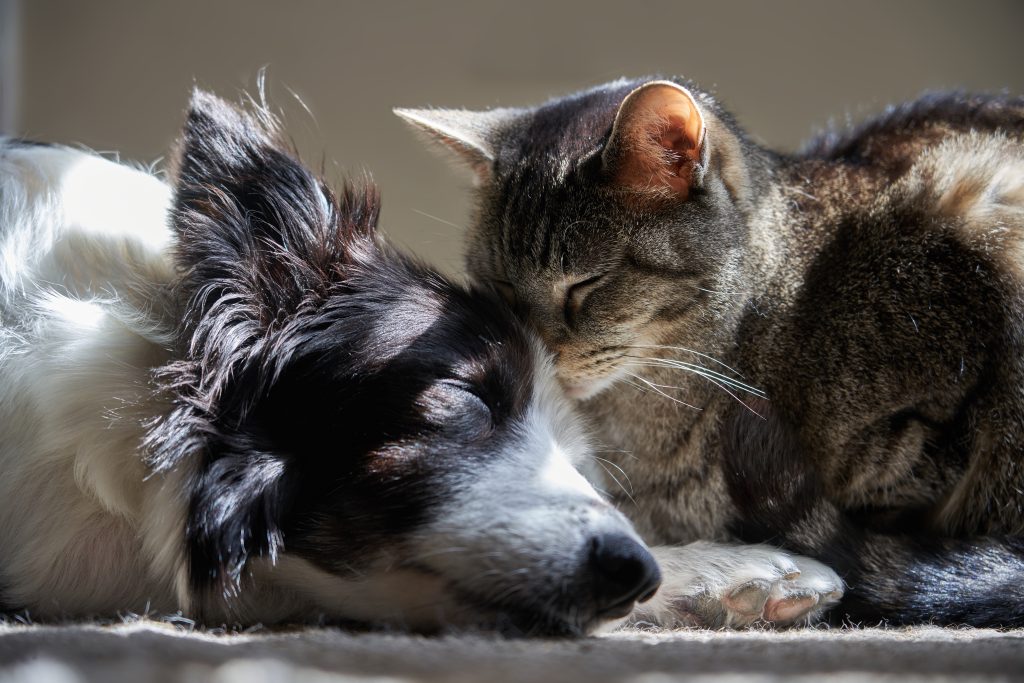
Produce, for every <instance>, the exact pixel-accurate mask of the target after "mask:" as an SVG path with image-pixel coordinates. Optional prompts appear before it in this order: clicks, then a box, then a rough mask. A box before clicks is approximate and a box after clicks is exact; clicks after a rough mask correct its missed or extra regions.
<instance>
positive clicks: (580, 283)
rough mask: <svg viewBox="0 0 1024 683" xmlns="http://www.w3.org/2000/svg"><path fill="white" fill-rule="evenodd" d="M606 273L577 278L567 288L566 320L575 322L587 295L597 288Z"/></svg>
mask: <svg viewBox="0 0 1024 683" xmlns="http://www.w3.org/2000/svg"><path fill="white" fill-rule="evenodd" d="M605 275H606V273H599V274H598V275H592V276H591V277H588V278H584V279H582V280H577V281H576V282H573V283H572V284H571V285H569V286H568V287H567V288H566V290H565V303H564V304H563V311H564V315H565V321H566V322H567V323H569V324H572V323H573V321H574V320H575V318H576V315H577V314H578V313H579V311H580V308H582V307H583V302H584V301H586V299H587V296H588V295H589V294H590V293H591V292H592V291H594V289H596V288H597V286H598V285H599V284H600V283H601V281H602V280H604V277H605Z"/></svg>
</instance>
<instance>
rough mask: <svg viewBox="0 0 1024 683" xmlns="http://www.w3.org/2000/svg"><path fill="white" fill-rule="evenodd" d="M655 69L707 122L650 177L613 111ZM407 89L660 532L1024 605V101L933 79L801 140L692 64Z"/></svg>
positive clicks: (853, 598) (902, 596)
mask: <svg viewBox="0 0 1024 683" xmlns="http://www.w3.org/2000/svg"><path fill="white" fill-rule="evenodd" d="M648 87H657V88H667V89H668V90H667V91H666V92H667V93H668V94H669V95H672V96H674V97H677V98H679V97H680V96H679V95H678V94H675V93H673V92H672V88H675V89H676V90H677V91H679V92H681V93H683V94H684V95H685V96H686V97H688V98H690V102H691V103H692V107H693V112H696V115H697V116H699V118H701V119H702V120H703V123H704V129H703V130H702V131H700V135H701V136H702V137H697V136H696V134H693V135H691V139H690V140H689V141H688V145H683V146H677V147H675V148H673V147H672V144H675V143H672V141H671V140H669V133H672V132H673V129H672V125H675V124H672V123H671V122H670V121H669V120H668V119H666V123H664V125H662V127H661V128H656V129H655V130H654V133H652V137H651V138H650V140H651V141H653V142H654V143H658V144H662V145H663V146H664V147H665V149H666V156H665V158H664V159H649V160H648V162H649V165H648V166H643V165H641V166H640V168H648V167H650V168H654V169H655V170H654V171H652V173H651V178H650V179H646V180H645V179H644V178H643V177H640V176H638V175H637V173H636V172H635V171H630V172H629V173H627V174H625V175H624V173H625V172H624V171H623V168H626V167H627V166H628V165H627V164H626V162H624V161H622V159H623V158H627V159H628V157H629V155H631V154H632V155H634V156H635V155H636V154H641V152H639V151H636V150H637V149H638V147H636V146H634V147H633V148H628V145H625V147H627V149H626V151H625V152H618V151H616V150H617V149H618V147H623V146H624V143H623V141H622V140H620V139H619V137H620V134H619V133H618V132H617V131H618V126H619V124H618V123H616V121H617V117H618V118H619V119H621V118H622V117H624V116H632V114H631V112H630V111H627V109H628V107H627V105H626V104H623V103H624V101H625V102H629V98H632V97H633V96H634V95H633V94H635V93H638V92H640V91H643V90H644V89H645V88H648ZM404 113H405V115H406V117H407V118H410V119H412V120H413V121H414V122H415V123H417V124H418V125H419V127H421V128H425V129H427V130H429V131H431V132H433V133H434V135H435V136H436V137H439V138H440V139H442V140H443V141H445V142H446V143H447V144H448V145H450V146H452V147H454V148H455V149H457V150H458V151H459V152H460V153H461V154H462V155H463V156H464V157H467V158H468V159H470V161H471V163H472V165H473V167H474V169H475V170H476V173H477V174H478V176H479V178H480V181H481V182H480V183H479V190H478V194H477V201H478V210H477V215H476V219H475V221H474V222H473V228H472V229H471V231H470V234H469V247H468V259H467V262H468V265H469V269H470V271H471V272H472V274H473V275H474V276H475V277H476V278H477V279H478V280H481V281H486V282H492V283H495V285H496V286H497V287H498V288H499V289H500V290H502V291H504V292H505V294H506V296H509V297H510V298H512V299H514V301H515V302H516V304H517V305H518V306H519V308H520V310H521V311H522V313H523V315H525V316H526V317H527V318H528V319H529V320H530V321H531V322H532V323H533V325H534V326H535V327H536V328H537V329H538V330H539V331H540V333H541V335H542V336H543V337H544V339H545V341H546V342H547V344H548V346H549V347H550V348H551V349H552V350H553V351H554V352H555V353H557V354H558V370H559V374H560V378H561V380H562V383H563V385H564V386H565V387H566V389H567V390H568V392H569V393H570V394H573V395H575V396H577V397H578V398H579V399H580V400H581V407H582V408H583V410H584V411H585V412H587V413H588V414H589V415H590V417H591V418H592V422H593V424H594V425H595V428H596V429H597V431H598V433H599V435H600V437H601V439H602V440H603V441H604V443H605V444H606V448H607V452H606V454H604V456H603V457H606V458H607V459H608V460H609V461H611V462H612V463H613V465H614V467H615V468H621V470H622V473H623V474H624V475H625V477H624V476H622V474H619V473H618V471H617V470H614V471H613V473H615V474H617V475H618V477H619V479H622V480H623V484H624V490H621V491H620V492H619V494H618V496H617V499H618V503H619V505H620V507H621V509H622V510H623V511H625V512H626V513H627V514H628V515H630V516H631V518H632V519H633V521H634V522H635V523H636V525H637V526H638V528H639V529H640V530H641V531H642V533H643V534H644V535H645V537H646V539H647V540H648V541H649V542H652V543H662V544H665V543H668V544H679V545H682V544H686V543H691V542H693V541H695V540H698V539H714V540H736V541H764V542H771V543H776V544H779V545H780V546H782V547H784V548H787V549H790V550H793V551H796V552H800V553H805V554H807V555H810V556H812V557H816V558H818V559H821V560H823V561H825V562H826V563H827V564H829V565H830V566H832V567H833V568H835V569H836V570H838V571H839V573H840V574H841V575H842V576H843V577H844V578H845V580H846V581H847V583H848V592H847V596H846V598H845V600H844V602H843V603H842V605H841V607H840V608H839V609H837V610H835V614H836V616H837V617H842V616H844V615H849V616H850V617H852V618H854V619H858V620H869V621H875V620H879V619H889V620H893V621H898V622H920V621H927V620H934V621H937V622H940V623H970V624H977V625H1022V624H1024V587H1022V584H1024V543H1022V541H1021V538H1022V533H1024V457H1022V456H1021V452H1022V450H1024V251H1022V249H1024V99H1020V98H1011V97H1005V96H967V95H959V94H943V95H932V96H927V97H924V98H922V99H920V100H918V101H916V102H913V103H910V104H907V105H903V106H900V107H896V108H893V109H891V110H890V111H888V112H887V113H885V114H884V115H882V116H880V117H878V118H876V119H873V120H871V121H869V122H868V123H866V124H864V125H863V126H861V127H860V128H857V129H853V130H850V131H844V132H839V133H832V134H829V135H826V136H823V137H822V138H820V139H819V140H817V141H815V142H813V143H812V144H810V145H809V146H808V147H807V148H806V149H805V151H803V152H802V153H799V154H795V155H783V154H779V153H776V152H773V151H770V150H767V149H764V148H762V147H760V146H758V145H756V144H754V143H753V142H751V141H750V140H749V139H748V138H747V137H746V135H745V134H744V133H743V131H742V130H741V129H740V128H739V127H738V126H737V125H736V124H735V122H734V121H733V120H732V118H731V117H730V116H729V115H728V114H727V113H726V112H725V111H724V110H723V109H722V108H721V107H720V105H719V104H718V103H717V102H716V101H715V99H714V98H713V97H712V96H711V95H709V94H707V93H705V92H702V91H701V90H699V89H698V88H696V87H694V86H693V85H692V84H690V83H686V82H684V81H681V80H676V81H674V85H673V84H672V83H664V82H661V85H657V82H654V81H652V80H651V79H640V80H634V81H616V82H614V83H610V84H607V85H603V86H600V87H597V88H594V89H591V90H587V91H584V92H581V93H578V94H575V95H570V96H568V97H564V98H560V99H555V100H552V101H550V102H548V103H546V104H544V105H541V106H539V107H536V108H529V109H509V110H497V111H496V112H489V113H486V114H484V115H481V114H476V113H474V112H462V111H443V110H441V111H438V110H434V111H422V110H420V111H407V112H404ZM691 115H694V114H693V113H692V112H691ZM634 118H635V117H634ZM685 119H686V117H685V116H684V117H683V119H681V120H685ZM613 125H614V126H616V130H615V131H613ZM637 125H639V124H637ZM681 125H682V124H680V126H681ZM679 130H680V131H683V129H682V128H681V127H680V128H679ZM683 132H684V133H685V131H683ZM666 140H668V142H666ZM627 142H628V141H627ZM687 154H689V156H686V155H687ZM623 155H625V156H623ZM658 164H667V165H669V166H671V165H672V164H675V166H671V167H672V168H674V169H676V171H678V170H679V168H680V167H682V169H683V171H681V172H680V173H679V174H678V175H677V176H673V177H672V179H673V180H674V181H675V182H679V180H678V179H679V178H682V179H683V184H684V185H685V189H686V190H687V192H683V193H680V192H674V191H669V190H666V188H670V185H668V184H666V183H665V182H663V181H662V179H661V178H660V177H659V176H658V175H657V173H660V172H661V171H660V170H658V169H660V168H662V167H659V166H658ZM674 172H675V171H673V173H674ZM624 178H626V180H624ZM627 478H628V483H627V482H626V481H625V480H626V479H627ZM610 490H614V484H612V487H610ZM680 552H685V548H683V549H682V550H681V551H680ZM697 580H699V579H697ZM685 609H686V608H685V606H684V608H682V611H685ZM765 616H768V617H770V615H767V614H766V615H765Z"/></svg>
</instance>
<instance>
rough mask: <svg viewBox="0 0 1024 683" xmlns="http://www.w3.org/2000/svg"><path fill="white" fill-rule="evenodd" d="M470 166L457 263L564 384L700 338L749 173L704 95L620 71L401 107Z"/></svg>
mask: <svg viewBox="0 0 1024 683" xmlns="http://www.w3.org/2000/svg"><path fill="white" fill-rule="evenodd" d="M396 113H398V114H399V115H400V116H402V117H403V118H405V119H406V120H408V121H409V122H411V123H412V124H414V125H415V126H416V127H417V128H419V129H421V130H423V131H425V132H427V133H428V134H429V135H430V136H431V137H432V138H433V139H435V140H438V141H440V142H442V143H444V145H445V146H447V147H448V148H450V149H452V150H454V151H455V152H456V153H457V155H458V156H459V157H460V158H461V159H463V160H464V161H466V162H468V164H469V165H470V167H471V168H472V169H473V171H474V174H475V176H476V179H477V181H478V182H477V187H478V189H477V193H478V196H477V214H476V217H475V220H474V221H473V228H472V229H471V231H470V234H469V246H468V252H467V261H468V267H469V270H470V273H471V274H472V275H473V277H475V278H476V279H477V280H479V281H482V282H487V283H490V284H491V285H493V286H494V287H495V288H496V289H497V290H498V291H499V292H501V293H502V294H503V296H505V297H506V298H507V299H509V300H510V301H512V302H513V303H514V304H515V305H516V306H517V307H518V308H519V309H520V310H521V311H522V312H523V314H524V315H526V316H527V317H528V318H529V319H530V321H531V322H532V323H533V325H534V326H535V327H536V328H537V329H538V330H539V331H540V333H541V335H542V336H543V337H544V340H545V341H546V343H547V344H548V346H549V347H550V348H551V349H552V350H553V351H554V352H555V353H556V354H557V357H558V373H559V377H560V379H561V381H562V383H563V385H564V386H565V387H566V389H567V390H568V391H569V393H570V394H571V395H574V396H576V397H578V398H586V397H589V396H592V395H594V394H596V393H597V392H599V391H600V390H602V389H603V388H605V387H607V386H609V385H610V384H611V383H612V382H614V381H615V380H616V379H618V378H620V377H623V376H625V375H626V373H628V372H630V370H631V368H633V367H635V365H636V364H641V363H643V362H644V360H643V358H644V357H646V356H649V355H651V353H652V348H653V347H654V346H657V345H666V344H681V343H684V342H692V343H693V344H696V345H700V344H702V343H703V340H702V335H705V334H708V333H710V331H711V329H712V328H713V327H714V325H715V321H716V320H717V319H719V318H720V317H721V315H723V312H722V307H723V306H725V305H726V303H725V301H724V300H723V299H722V297H721V296H719V295H717V294H716V293H718V292H726V291H732V290H735V288H736V286H737V280H738V279H739V275H738V268H739V261H740V258H741V255H742V250H743V245H744V243H745V241H746V235H747V230H746V214H747V212H748V211H749V207H750V205H751V202H752V199H753V198H752V196H751V193H752V190H751V186H752V183H751V176H752V174H753V173H755V172H756V169H755V168H754V163H755V162H754V161H752V159H753V158H754V157H755V156H756V155H755V154H753V153H752V149H753V148H752V147H750V145H749V143H747V142H746V141H745V139H744V138H743V136H742V134H741V133H739V132H738V131H737V129H736V128H735V126H734V124H732V122H731V120H730V119H729V118H728V116H727V115H726V114H724V113H723V112H722V110H721V109H720V108H719V106H718V105H717V103H716V102H715V101H714V100H713V99H712V98H711V97H710V96H709V95H707V94H705V93H703V92H701V91H699V90H697V89H696V88H694V87H692V86H691V85H689V84H683V83H682V82H675V81H668V80H660V79H657V80H655V79H641V80H634V81H626V80H620V81H615V82H613V83H609V84H607V85H603V86H600V87H597V88H593V89H590V90H586V91H583V92H580V93H576V94H574V95H569V96H567V97H562V98H558V99H554V100H551V101H549V102H547V103H545V104H542V105H540V106H538V107H533V108H524V109H495V110H491V111H486V112H472V111H462V110H443V109H419V110H409V109H399V110H396Z"/></svg>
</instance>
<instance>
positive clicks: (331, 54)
mask: <svg viewBox="0 0 1024 683" xmlns="http://www.w3.org/2000/svg"><path fill="white" fill-rule="evenodd" d="M10 1H11V0H0V3H4V2H10ZM1022 29H1024V3H1020V2H1017V1H1015V0H1007V1H1006V2H996V1H991V2H985V1H978V0H975V1H973V2H969V3H968V2H937V1H936V2H919V1H895V0H889V1H885V2H875V1H872V2H849V1H845V2H810V1H808V2H795V1H787V2H714V1H712V0H704V1H702V2H689V1H685V2H684V1H682V0H676V1H674V2H626V1H625V0H580V1H578V2H572V3H569V2H558V1H557V0H543V1H538V0H517V1H515V2H503V3H493V2H484V1H482V0H480V1H476V2H471V1H467V0H452V1H449V2H443V1H439V0H435V2H398V1H395V2H374V3H369V2H367V3H355V2H327V1H313V0H304V1H292V2H271V1H269V0H248V1H247V0H230V1H229V0H178V1H176V2H163V3H156V2H150V1H144V0H65V1H61V0H22V2H21V28H20V31H19V35H20V38H21V41H20V42H21V68H20V98H19V106H18V107H17V121H18V123H17V128H18V129H20V132H22V133H23V134H26V135H31V136H35V137H38V138H42V139H49V140H56V141H63V142H80V143H83V144H86V145H88V146H90V147H93V148H96V149H100V150H118V151H120V152H121V153H122V156H123V157H125V158H130V159H136V160H145V161H150V160H153V159H155V158H157V157H159V156H160V155H161V154H163V153H164V151H165V150H166V149H167V146H168V144H169V143H170V142H171V140H172V139H173V138H174V136H175V132H176V129H177V127H178V125H179V124H180V121H181V117H182V108H183V106H184V104H185V99H186V96H187V92H188V90H189V88H190V86H191V85H192V83H194V82H195V83H198V84H200V85H202V86H205V87H209V88H213V89H215V90H216V91H217V92H219V93H221V94H222V95H226V96H228V97H235V96H236V95H237V94H238V92H239V91H240V90H241V89H244V88H249V89H252V87H253V85H254V83H255V77H256V73H257V71H258V69H259V68H260V67H261V66H264V65H267V66H269V71H268V74H269V79H268V82H269V92H270V95H271V99H272V101H273V102H274V103H277V104H280V105H282V106H283V107H284V109H285V111H286V114H287V123H288V127H289V129H290V131H291V133H292V134H293V135H294V137H295V139H296V142H297V144H298V145H299V148H300V149H301V150H302V152H303V154H304V156H305V158H306V160H307V161H310V162H314V163H319V162H320V160H321V159H322V158H325V159H327V160H328V161H332V162H337V165H338V166H337V168H339V169H349V170H353V171H359V170H362V169H366V170H369V171H372V172H373V174H374V175H375V177H376V179H377V180H378V182H379V183H380V184H381V186H382V187H383V190H384V198H385V212H384V218H383V224H384V226H385V228H386V229H387V230H388V231H389V232H390V233H391V234H392V235H393V236H395V237H397V238H398V239H399V240H400V241H402V242H404V243H406V244H408V245H411V246H412V247H413V248H414V249H415V250H417V251H418V252H420V253H421V254H423V255H424V256H426V257H427V258H429V259H432V260H434V261H437V262H441V263H443V264H444V265H445V266H447V267H449V268H452V269H457V268H458V267H459V262H460V246H459V237H460V235H459V229H458V228H456V227H452V226H451V225H449V224H448V223H454V224H462V223H464V221H465V219H466V212H467V207H466V202H465V198H464V193H463V189H464V188H465V186H466V184H467V180H468V179H467V178H465V177H464V176H462V175H461V174H458V173H455V172H453V171H450V170H447V169H446V168H445V167H444V166H443V164H442V162H441V161H440V160H439V159H437V158H436V157H434V156H433V155H431V154H430V153H428V152H426V151H425V150H424V149H423V148H422V146H421V145H420V143H419V142H418V140H417V139H416V138H414V137H413V135H411V134H410V133H409V132H408V131H406V130H405V129H404V128H403V126H402V124H401V123H400V122H399V121H398V120H397V119H395V118H394V117H393V116H392V115H391V114H390V108H391V107H392V106H395V105H427V104H432V105H448V106H468V107H488V106H493V105H498V104H503V105H515V104H524V103H530V102H536V101H538V100H542V99H544V98H546V97H548V96H551V95H556V94H559V93H562V92H565V91H568V90H571V89H575V88H579V87H582V86H587V85H590V84H594V83H599V82H602V81H604V80H609V79H612V78H614V77H618V76H620V75H641V74H644V73H650V72H662V73H665V74H682V75H686V76H689V77H691V78H693V79H694V80H696V81H698V82H699V83H702V84H703V85H704V86H705V87H709V88H712V89H714V90H715V91H717V93H718V94H719V96H720V97H721V99H723V100H724V101H725V102H726V103H727V105H729V106H730V107H731V108H732V110H733V111H734V112H735V113H736V115H737V116H738V117H739V119H740V120H741V121H742V122H743V123H744V124H745V125H746V126H747V128H748V129H749V130H750V131H751V132H752V133H754V134H755V135H756V136H757V137H759V138H760V139H761V140H763V141H766V142H768V143H771V144H773V145H777V146H781V147H789V148H791V147H794V146H796V145H797V144H798V143H799V141H800V140H802V139H804V138H806V137H807V136H808V135H809V134H811V133H812V132H814V131H815V130H817V129H820V128H821V127H822V126H823V125H824V124H825V123H826V122H827V121H828V120H829V118H835V119H837V120H839V121H842V120H844V117H845V116H846V115H848V114H849V115H852V116H854V117H858V116H861V115H863V114H864V113H865V112H869V111H873V110H876V109H878V108H879V107H880V106H882V105H884V104H885V103H888V102H892V101H896V100H900V99H905V98H908V97H911V96H913V95H915V94H917V93H919V92H920V91H922V90H923V89H926V88H938V87H967V88H971V89H985V90H991V89H999V88H1009V89H1010V90H1012V91H1015V92H1024V70H1022V68H1021V67H1022V59H1021V58H1022V56H1024V40H1022ZM3 35H4V33H3V32H2V31H0V36H3ZM5 53H6V51H4V50H0V55H3V54H5ZM289 90H292V91H294V92H296V93H298V94H299V95H300V96H301V97H302V99H303V101H305V103H306V104H307V105H308V106H309V109H310V110H311V111H312V112H313V114H314V116H315V119H312V118H310V116H309V115H308V114H306V113H305V112H303V111H302V109H301V107H299V106H298V105H297V104H296V103H295V102H294V101H293V99H292V97H291V95H290V94H289ZM5 97H9V94H8V95H5ZM328 169H329V171H330V172H331V173H337V172H338V171H336V170H334V169H335V167H334V166H333V164H329V165H328ZM424 214H429V215H431V216H435V217H437V218H438V219H439V220H434V219H431V218H428V217H426V216H425V215H424Z"/></svg>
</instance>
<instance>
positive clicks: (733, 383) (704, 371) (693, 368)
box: [626, 356, 768, 399]
mask: <svg viewBox="0 0 1024 683" xmlns="http://www.w3.org/2000/svg"><path fill="white" fill-rule="evenodd" d="M626 357H627V358H632V359H634V360H633V361H632V362H633V364H634V365H644V366H647V367H664V368H674V369H676V370H684V371H686V372H692V373H693V374H695V375H700V376H701V377H705V378H707V379H709V380H712V381H719V382H722V383H723V384H726V385H728V386H729V387H731V388H733V389H735V390H736V391H742V392H744V393H747V394H752V395H754V396H756V397H758V398H763V399H767V398H768V395H767V394H766V393H765V392H764V391H763V390H762V389H758V388H757V387H754V386H751V385H749V384H746V383H744V382H740V381H739V380H736V379H733V378H731V377H728V376H727V375H723V374H722V373H720V372H715V371H714V370H710V369H708V368H705V367H704V366H703V365H695V364H693V363H687V362H685V361H678V360H673V359H671V358H651V357H646V356H626Z"/></svg>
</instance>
